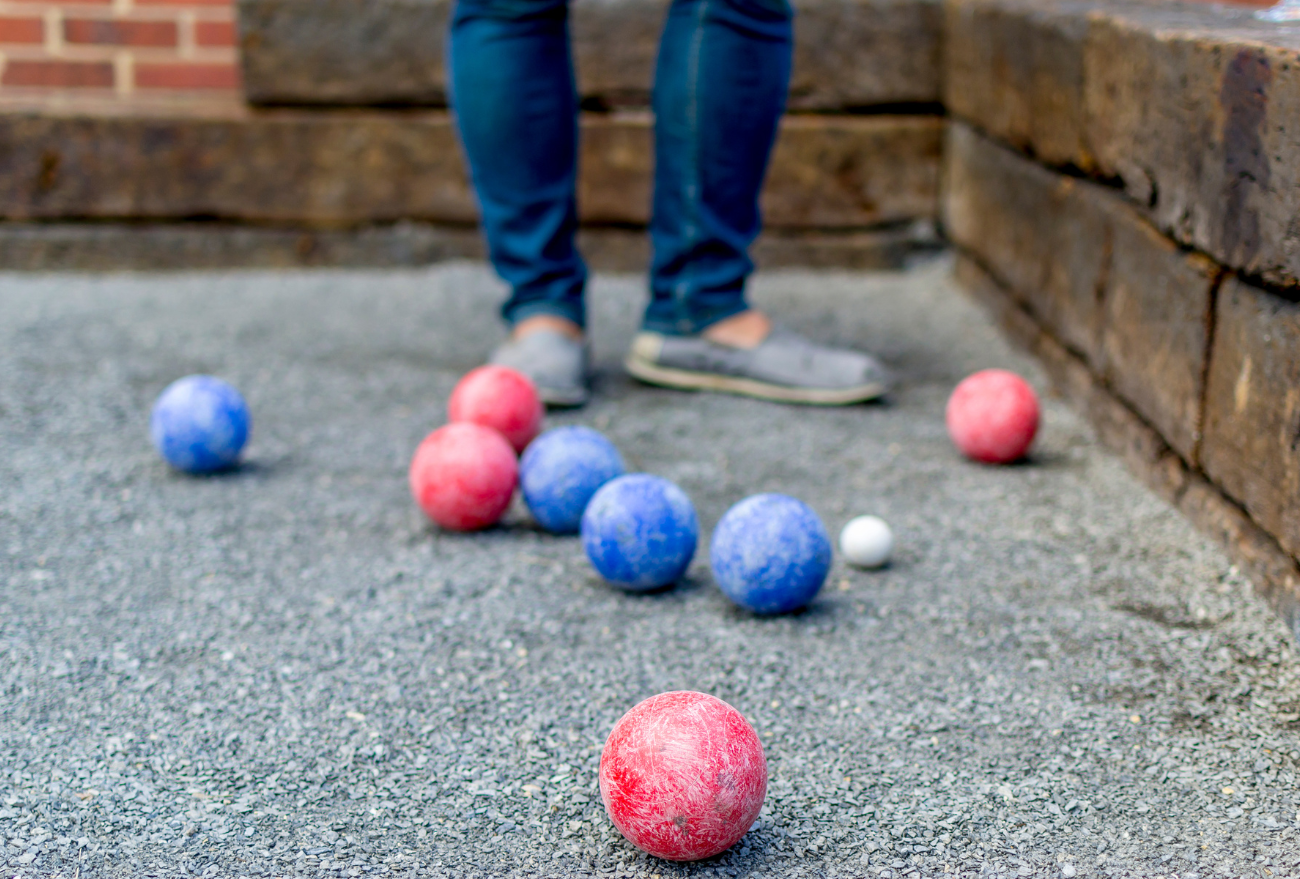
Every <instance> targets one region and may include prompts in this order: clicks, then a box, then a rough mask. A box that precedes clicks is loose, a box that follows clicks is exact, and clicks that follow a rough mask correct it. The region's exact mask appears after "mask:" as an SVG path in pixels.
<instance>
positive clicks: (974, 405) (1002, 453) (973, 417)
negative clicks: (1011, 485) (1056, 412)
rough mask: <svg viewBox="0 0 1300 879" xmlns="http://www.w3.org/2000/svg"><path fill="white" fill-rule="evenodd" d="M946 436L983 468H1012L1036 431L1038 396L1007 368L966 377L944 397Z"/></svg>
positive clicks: (1031, 440)
mask: <svg viewBox="0 0 1300 879" xmlns="http://www.w3.org/2000/svg"><path fill="white" fill-rule="evenodd" d="M945 418H946V421H947V424H948V435H949V436H950V437H952V441H953V444H954V445H956V446H957V448H958V449H959V450H961V452H962V454H964V455H965V456H966V457H968V458H971V459H972V460H975V461H980V462H982V463H985V464H1010V463H1011V462H1012V461H1018V460H1019V459H1021V458H1023V457H1024V456H1025V453H1026V452H1028V451H1029V447H1030V445H1032V444H1033V442H1034V436H1035V435H1036V434H1037V433H1038V419H1039V407H1038V395H1037V394H1035V393H1034V389H1033V388H1031V387H1030V386H1029V383H1028V382H1026V381H1025V380H1024V379H1022V378H1021V377H1020V376H1018V375H1016V374H1015V373H1014V372H1008V371H1007V370H1005V369H986V370H983V371H981V372H977V373H975V374H974V375H971V376H968V377H967V378H965V379H963V380H962V382H961V383H960V384H959V385H957V388H956V390H954V391H953V392H952V396H951V397H950V398H949V399H948V408H947V412H946V415H945Z"/></svg>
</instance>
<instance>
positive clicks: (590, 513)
mask: <svg viewBox="0 0 1300 879" xmlns="http://www.w3.org/2000/svg"><path fill="white" fill-rule="evenodd" d="M581 530H582V548H583V549H584V550H585V551H586V553H587V558H588V559H590V560H591V564H592V566H593V567H594V568H595V569H596V571H597V572H598V573H599V574H600V575H601V576H602V577H604V578H605V579H606V580H608V581H609V582H610V583H612V584H614V585H615V586H617V587H619V588H620V589H626V590H628V591H630V592H646V591H649V590H651V589H659V588H661V587H663V586H667V585H669V584H670V583H676V582H677V581H678V580H680V579H681V578H682V576H683V575H684V574H685V573H686V569H687V568H688V567H690V564H691V559H692V558H694V556H695V546H696V543H697V542H698V541H699V535H700V524H699V520H698V519H697V518H696V515H695V507H694V506H692V504H691V501H690V498H688V497H687V496H686V493H685V492H683V491H682V490H681V489H680V488H678V487H677V486H676V485H673V484H672V483H671V482H669V481H668V480H667V479H662V478H660V477H658V476H651V475H650V474H648V473H631V474H628V475H627V476H620V477H618V478H617V479H612V480H610V481H609V482H607V483H605V484H604V485H603V486H601V487H600V489H599V490H598V491H597V492H596V494H595V495H593V496H592V498H591V502H590V503H589V504H587V509H586V511H585V512H584V513H583V514H582V529H581Z"/></svg>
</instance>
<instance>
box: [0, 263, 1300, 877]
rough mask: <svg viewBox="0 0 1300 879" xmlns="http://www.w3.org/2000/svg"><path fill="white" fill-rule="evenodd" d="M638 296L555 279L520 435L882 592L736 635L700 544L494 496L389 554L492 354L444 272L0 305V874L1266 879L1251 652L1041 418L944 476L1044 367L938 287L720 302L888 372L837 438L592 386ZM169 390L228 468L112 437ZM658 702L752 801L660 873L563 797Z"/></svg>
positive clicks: (1268, 712)
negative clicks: (729, 735)
mask: <svg viewBox="0 0 1300 879" xmlns="http://www.w3.org/2000/svg"><path fill="white" fill-rule="evenodd" d="M642 283H643V281H642V279H640V278H635V277H602V278H598V279H597V280H596V281H595V284H594V291H593V299H594V302H595V315H594V325H595V329H596V332H597V335H598V340H599V344H598V346H597V350H596V356H597V362H598V364H599V367H600V375H599V381H598V385H597V396H596V400H595V402H594V404H593V405H591V406H590V407H589V408H587V409H585V410H583V411H581V412H577V413H571V414H565V415H560V416H552V417H551V418H550V423H551V424H561V423H584V424H590V425H592V426H595V427H596V428H598V429H601V430H603V431H605V432H607V433H608V435H609V436H610V437H611V438H612V439H614V441H615V442H616V443H617V444H618V445H619V446H620V448H621V449H622V451H623V452H624V454H625V456H626V457H627V458H628V460H629V462H630V463H631V464H632V466H634V467H636V468H640V469H644V470H648V471H651V472H654V473H658V474H661V475H663V476H666V477H669V478H671V479H673V480H675V481H677V482H678V483H679V484H680V485H681V486H682V487H683V488H685V489H686V490H687V492H688V493H689V494H690V495H691V496H692V498H693V499H694V501H695V503H696V504H697V507H698V509H699V512H700V516H701V520H702V523H703V526H704V529H705V532H706V536H707V531H708V529H709V528H711V527H712V525H713V524H714V523H715V522H716V521H717V520H718V518H719V517H720V516H721V514H722V513H723V512H724V511H725V510H726V508H727V507H728V506H729V505H730V504H732V503H734V502H735V501H737V500H739V499H740V498H742V497H744V496H746V495H748V494H751V493H754V492H759V491H783V492H787V493H790V494H793V495H795V496H797V497H800V498H802V499H804V500H806V501H807V502H809V503H810V504H812V506H813V507H814V508H816V509H817V510H818V512H819V513H820V514H821V515H822V516H823V517H824V518H825V520H826V522H827V525H828V527H829V528H830V529H831V530H832V531H833V532H835V531H838V529H839V527H840V526H841V525H842V524H843V523H844V522H845V521H847V519H848V518H850V517H851V516H853V515H857V514H862V513H876V514H879V515H882V516H884V517H885V518H887V519H888V520H889V521H891V522H892V523H893V525H894V527H895V530H896V532H897V534H898V538H899V547H900V548H899V551H898V554H897V557H896V559H895V562H894V564H893V565H892V566H891V567H889V568H887V569H885V570H883V571H880V572H859V571H854V570H850V569H847V568H845V567H844V566H843V565H842V564H840V563H838V562H837V564H836V567H835V569H834V570H833V572H832V577H831V580H830V582H829V584H828V587H827V589H826V590H825V591H824V592H823V594H822V596H821V597H820V598H819V599H818V601H817V602H816V604H815V605H814V606H813V607H812V608H811V609H810V610H808V611H807V612H805V613H802V614H800V615H797V616H790V617H783V618H778V619H758V618H754V617H751V616H748V615H746V614H745V613H742V612H740V611H738V610H736V609H735V608H733V607H731V606H730V605H729V604H728V603H727V602H726V601H725V600H724V599H723V597H722V596H721V595H720V593H719V592H718V591H717V590H716V588H715V587H714V586H713V585H712V584H711V582H710V579H709V574H708V570H707V566H706V565H705V564H704V563H703V559H697V562H696V564H695V566H694V568H693V569H692V575H691V577H690V579H689V581H688V582H687V583H685V584H684V585H682V586H681V587H679V588H677V589H675V590H672V591H668V592H664V593H660V594H655V595H649V596H645V595H641V596H637V595H625V594H622V593H619V592H616V591H613V590H611V589H609V588H607V587H606V586H604V585H603V584H602V583H600V582H598V581H597V580H596V579H595V578H594V577H593V575H592V573H591V571H590V569H589V567H588V565H587V564H586V562H585V560H584V559H583V557H582V554H581V550H580V547H579V545H578V542H577V540H576V539H574V538H555V537H550V536H547V535H544V534H542V533H539V532H538V531H537V530H536V529H535V528H534V527H532V526H530V524H529V521H528V519H527V516H526V514H525V513H524V511H523V510H522V509H519V508H515V509H514V510H513V511H512V512H511V514H510V516H509V518H508V520H507V522H506V524H505V525H504V527H501V528H498V529H495V530H492V531H489V532H486V533H482V534H477V535H472V536H461V535H450V534H440V533H438V532H437V531H436V530H435V529H433V528H432V527H430V526H429V525H427V524H426V523H425V522H424V521H423V520H422V518H421V516H420V515H419V513H418V511H417V510H416V509H415V507H414V505H413V503H412V501H411V499H410V497H409V496H408V494H407V488H406V481H405V477H406V465H407V462H408V460H409V456H410V454H411V452H412V450H413V449H414V448H415V445H416V444H417V442H418V441H419V439H420V438H421V437H422V436H423V435H424V434H425V433H426V432H427V431H428V430H430V429H431V428H433V427H435V426H437V425H438V424H439V423H441V421H442V419H443V414H442V413H443V407H444V404H445V400H446V398H447V395H448V393H449V392H450V390H451V387H452V385H453V383H454V382H455V380H456V378H457V377H458V375H459V374H461V373H462V372H463V371H464V370H466V369H468V368H470V367H472V366H474V365H475V364H477V363H478V362H479V360H480V358H481V357H482V356H483V355H484V353H485V352H486V351H487V350H488V348H489V347H490V345H491V344H492V343H493V342H494V341H495V339H496V338H497V336H498V333H499V330H498V329H497V327H496V325H495V323H494V316H493V307H494V305H495V302H496V300H497V299H498V298H499V296H500V295H501V290H500V288H499V286H498V285H497V283H496V282H495V281H494V280H493V279H492V278H491V276H490V275H489V274H488V272H487V271H486V270H485V269H484V268H482V267H480V266H476V265H471V264H453V265H447V266H443V267H439V268H435V269H431V270H421V271H384V272H379V271H375V272H337V271H335V272H317V273H311V272H301V273H283V274H273V273H234V274H224V273H212V274H178V275H164V276H159V275H153V276H131V275H119V276H98V277H94V276H74V275H61V276H60V275H43V276H32V275H23V276H20V275H0V486H2V487H3V489H2V492H0V700H2V701H0V835H2V836H3V839H0V844H2V845H3V848H2V849H0V865H3V866H4V874H3V875H4V876H65V877H99V876H122V877H126V876H131V877H138V876H147V875H148V876H168V877H175V876H181V875H185V876H188V875H192V874H200V875H203V876H240V875H247V876H282V875H284V876H287V875H294V876H298V875H305V876H326V875H328V876H362V875H398V876H407V875H412V876H519V875H539V876H578V875H591V876H662V877H674V876H714V875H717V876H746V877H751V876H752V877H759V876H887V877H888V876H893V877H903V876H918V875H919V876H940V875H948V874H959V875H962V876H973V875H994V874H996V875H998V876H1053V877H1054V876H1063V877H1069V876H1143V877H1151V876H1165V877H1170V879H1173V877H1178V879H1191V877H1212V876H1221V875H1225V876H1261V877H1263V876H1296V875H1300V842H1297V839H1296V828H1297V820H1298V818H1300V815H1298V814H1297V810H1298V809H1300V792H1297V791H1296V774H1297V771H1298V770H1297V763H1300V739H1298V737H1297V732H1298V731H1300V678H1298V676H1297V674H1296V663H1295V656H1294V651H1293V648H1292V646H1291V644H1290V642H1289V640H1288V636H1287V633H1286V630H1285V627H1284V626H1283V625H1282V624H1281V623H1280V622H1279V621H1277V620H1276V619H1275V618H1274V617H1273V616H1272V615H1271V614H1270V613H1269V611H1268V610H1267V609H1266V608H1265V606H1264V605H1263V604H1262V602H1260V601H1259V600H1258V599H1256V598H1255V597H1254V596H1253V595H1252V593H1251V590H1250V588H1249V586H1248V584H1247V583H1246V582H1245V581H1244V580H1243V578H1242V577H1241V576H1240V575H1239V574H1238V573H1237V572H1236V571H1235V570H1234V569H1233V568H1232V567H1231V565H1230V563H1229V562H1228V561H1227V560H1226V559H1225V557H1224V556H1223V555H1222V554H1221V553H1220V552H1219V551H1218V550H1217V549H1215V548H1214V547H1213V546H1212V545H1211V544H1210V543H1208V542H1207V541H1206V540H1205V539H1204V538H1202V537H1200V536H1199V535H1198V534H1197V533H1196V532H1194V531H1193V530H1192V529H1191V527H1190V526H1189V525H1188V524H1187V523H1186V522H1185V521H1184V520H1183V519H1182V518H1180V517H1179V515H1178V514H1177V513H1175V512H1174V511H1172V510H1171V509H1170V508H1169V507H1168V506H1166V505H1165V504H1163V503H1162V502H1161V501H1159V500H1158V499H1156V498H1155V497H1153V496H1152V495H1151V494H1149V493H1148V492H1146V491H1145V490H1144V489H1142V488H1141V487H1140V486H1139V485H1138V484H1137V483H1136V482H1135V481H1134V479H1133V478H1131V477H1130V476H1129V475H1128V474H1127V473H1126V472H1125V471H1124V470H1123V469H1122V467H1121V465H1119V464H1118V463H1117V462H1116V461H1115V460H1114V459H1112V458H1111V457H1109V456H1108V455H1106V454H1105V453H1104V452H1102V451H1101V450H1099V448H1098V447H1097V446H1096V445H1095V444H1094V442H1093V441H1092V439H1091V438H1090V436H1089V433H1088V431H1087V429H1086V428H1085V426H1084V425H1082V424H1081V423H1080V421H1079V420H1078V419H1077V418H1076V417H1075V416H1074V415H1072V414H1071V412H1070V411H1069V410H1068V409H1066V408H1065V407H1064V406H1063V405H1061V404H1059V403H1056V402H1053V401H1048V402H1047V405H1046V428H1045V431H1044V433H1043V435H1042V437H1041V440H1040V443H1039V445H1038V447H1037V452H1036V453H1035V455H1034V458H1033V461H1032V462H1030V463H1029V464H1026V465H1021V466H1014V467H1007V468H1000V469H999V468H989V467H982V466H977V465H973V464H969V463H966V462H963V461H962V460H960V459H959V458H958V456H957V455H956V454H955V453H954V452H953V450H952V448H951V447H950V445H949V443H948V441H947V439H946V436H945V432H944V427H943V419H942V413H943V406H944V402H945V399H946V396H947V394H948V392H949V390H950V389H951V387H952V386H953V384H954V383H955V381H956V380H957V379H959V378H960V377H961V376H962V375H964V374H965V373H967V372H968V371H971V370H973V369H975V368H978V367H985V366H1008V367H1012V368H1016V369H1019V370H1021V371H1022V372H1024V373H1025V374H1027V375H1028V376H1030V377H1031V379H1032V380H1034V381H1035V382H1036V383H1037V384H1039V386H1040V387H1041V384H1042V383H1041V376H1040V374H1039V373H1038V372H1037V371H1036V370H1035V368H1034V366H1033V365H1032V364H1031V363H1029V362H1027V361H1026V360H1023V359H1022V358H1020V357H1019V356H1018V355H1015V354H1013V353H1012V352H1011V351H1009V350H1008V349H1007V348H1006V347H1005V346H1004V345H1003V343H1002V342H1001V341H1000V340H999V339H998V337H997V335H996V333H995V332H994V331H993V330H992V329H991V327H990V325H989V324H988V322H987V321H986V320H985V319H984V318H983V317H982V316H981V314H980V313H979V312H978V310H977V309H976V308H975V307H974V306H972V305H971V304H970V303H968V302H967V301H966V300H965V299H963V298H962V297H961V295H960V294H959V293H957V292H955V291H954V289H953V287H952V285H951V283H950V282H949V280H948V266H947V265H946V264H945V263H943V262H942V261H940V262H937V263H932V264H930V265H926V266H920V267H917V268H914V269H913V270H912V271H910V272H908V273H906V274H886V275H863V274H813V273H776V274H769V275H766V276H763V277H761V278H759V279H758V280H757V282H756V285H755V291H756V298H757V299H758V300H759V301H760V302H761V303H763V304H765V305H766V306H768V307H769V308H771V309H772V310H773V311H775V312H776V313H778V314H779V315H780V316H781V317H782V318H783V319H784V320H785V321H786V322H787V323H788V324H791V325H793V326H794V327H796V328H798V329H801V330H804V331H806V332H808V333H811V334H813V335H815V336H818V337H820V338H822V339H826V340H829V341H836V342H844V343H853V344H858V345H862V346H865V347H868V348H871V349H874V350H876V351H877V352H879V353H880V354H881V355H882V356H883V357H884V359H885V360H886V361H887V362H889V363H890V364H892V365H893V366H894V367H896V368H897V369H899V370H900V371H901V373H902V374H903V376H904V379H905V380H904V384H903V386H902V387H901V389H900V390H899V392H898V393H897V394H896V395H895V397H894V400H893V401H892V402H891V403H890V404H888V405H881V406H865V407H855V408H850V409H839V410H826V409H798V408H785V407H781V406H777V405H771V404H766V403H761V402H756V401H749V400H742V399H736V398H729V397H719V396H707V395H694V396H693V395H684V394H677V393H673V392H668V391H660V390H653V389H649V388H644V387H640V386H637V385H635V384H633V383H631V382H630V381H628V380H627V379H625V378H623V377H622V375H621V373H620V372H619V370H618V368H617V362H618V358H619V355H620V354H621V350H622V346H623V345H625V344H626V341H627V339H628V338H629V337H630V334H631V332H632V331H633V329H634V326H635V323H636V319H637V315H638V310H639V304H640V301H641V293H640V290H641V288H642ZM199 371H204V372H212V373H216V374H219V375H222V376H224V377H226V378H228V379H230V380H232V381H234V382H235V383H236V384H237V385H238V386H239V387H240V388H242V389H243V391H244V392H245V394H246V396H247V397H248V399H249V401H250V403H251V405H252V407H253V409H254V412H255V418H256V422H255V427H254V439H253V442H252V443H251V445H250V448H249V452H248V460H247V463H246V465H245V466H243V467H242V468H241V469H240V470H239V471H237V472H235V473H232V474H228V475H223V476H218V477H213V478H189V477H184V476H180V475H177V474H175V473H172V472H170V471H169V470H168V469H167V468H166V467H165V466H164V465H163V464H162V463H161V462H160V461H159V460H157V459H156V457H155V456H154V454H153V452H152V450H151V448H150V447H149V445H148V442H147V438H146V423H147V415H148V410H149V406H150V403H151V402H152V400H153V398H154V397H155V395H156V394H157V393H158V392H159V391H160V390H161V389H162V388H163V387H164V386H165V385H166V384H167V383H168V382H170V381H171V380H173V379H175V378H177V377H179V376H181V375H184V374H186V373H191V372H199ZM678 688H691V689H698V690H704V691H707V692H710V693H713V694H716V695H717V696H719V697H721V698H723V699H725V700H727V701H728V702H730V703H731V704H733V705H735V706H736V707H738V708H739V709H740V710H741V711H743V712H744V713H745V714H746V715H747V716H748V717H750V718H751V719H752V722H753V723H754V725H755V726H756V728H757V729H758V730H759V733H760V735H761V736H762V740H763V742H764V746H765V748H766V749H767V755H768V760H769V766H770V772H771V782H770V788H769V795H768V800H767V805H766V807H765V809H764V811H763V814H762V817H761V818H760V820H759V822H758V824H757V825H756V826H755V828H754V829H753V831H752V832H751V833H750V834H749V835H748V836H747V837H746V838H745V839H744V840H743V841H742V843H741V844H740V845H739V846H738V847H736V848H735V849H734V850H732V851H730V852H728V853H726V854H724V855H722V856H720V857H718V858H716V859H713V860H712V861H708V862H704V863H701V864H696V865H688V866H681V865H674V864H668V863H665V862H662V861H656V860H654V859H651V858H649V857H647V856H645V855H642V854H640V853H639V852H637V851H636V850H635V849H633V848H632V847H631V846H630V845H629V844H627V843H626V842H624V841H623V840H622V839H621V838H620V837H619V836H618V834H617V832H616V831H614V829H613V827H612V826H611V825H610V823H609V822H608V820H607V819H606V817H605V815H604V812H603V809H602V807H601V805H600V800H599V795H598V792H597V787H596V768H597V762H598V757H599V752H600V748H601V746H602V744H603V742H604V738H605V735H606V734H607V733H608V731H609V729H610V728H611V726H612V725H613V723H614V721H615V720H617V719H618V717H619V716H620V715H621V714H622V713H623V712H624V711H625V710H627V709H628V708H629V707H630V706H632V705H633V704H634V703H636V702H637V701H638V700H640V699H643V698H645V697H647V696H650V695H652V694H654V693H658V692H661V691H664V690H670V689H678Z"/></svg>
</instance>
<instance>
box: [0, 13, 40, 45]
mask: <svg viewBox="0 0 1300 879" xmlns="http://www.w3.org/2000/svg"><path fill="white" fill-rule="evenodd" d="M43 42H45V22H44V21H43V20H42V19H39V18H11V17H7V16H6V17H0V43H43Z"/></svg>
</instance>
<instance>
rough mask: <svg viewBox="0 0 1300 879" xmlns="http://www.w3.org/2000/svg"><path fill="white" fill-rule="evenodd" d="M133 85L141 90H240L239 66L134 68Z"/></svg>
mask: <svg viewBox="0 0 1300 879" xmlns="http://www.w3.org/2000/svg"><path fill="white" fill-rule="evenodd" d="M135 84H136V87H137V88H142V89H233V88H239V67H238V66H237V65H234V64H144V63H139V62H137V63H136V65H135Z"/></svg>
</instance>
